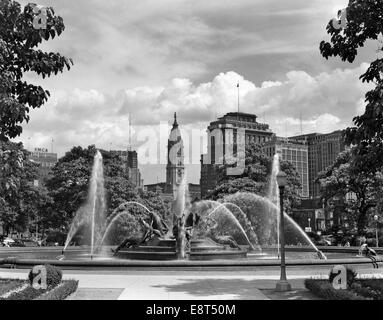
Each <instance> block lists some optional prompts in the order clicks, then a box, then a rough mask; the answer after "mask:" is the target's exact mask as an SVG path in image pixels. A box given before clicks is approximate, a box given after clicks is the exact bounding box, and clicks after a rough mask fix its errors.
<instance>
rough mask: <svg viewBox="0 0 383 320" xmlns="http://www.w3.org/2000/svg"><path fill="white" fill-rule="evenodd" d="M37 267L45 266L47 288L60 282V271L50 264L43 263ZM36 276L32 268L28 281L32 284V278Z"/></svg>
mask: <svg viewBox="0 0 383 320" xmlns="http://www.w3.org/2000/svg"><path fill="white" fill-rule="evenodd" d="M37 267H41V268H45V270H46V272H47V286H48V288H54V287H56V286H58V285H59V284H60V283H61V280H62V276H63V275H62V271H61V270H60V269H59V268H57V267H55V266H52V265H50V264H45V265H39V266H37ZM35 276H36V274H34V273H33V269H32V270H31V271H30V272H29V275H28V279H29V283H30V284H31V285H32V284H33V279H34V277H35Z"/></svg>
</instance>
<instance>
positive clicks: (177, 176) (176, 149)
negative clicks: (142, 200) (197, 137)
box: [145, 113, 201, 200]
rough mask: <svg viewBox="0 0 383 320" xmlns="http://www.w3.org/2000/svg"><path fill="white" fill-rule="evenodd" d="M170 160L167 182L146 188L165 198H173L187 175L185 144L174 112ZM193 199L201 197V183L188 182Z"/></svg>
mask: <svg viewBox="0 0 383 320" xmlns="http://www.w3.org/2000/svg"><path fill="white" fill-rule="evenodd" d="M167 152H168V160H167V165H166V182H160V183H154V184H149V185H145V187H146V189H147V190H149V191H152V192H157V193H159V194H160V196H161V197H162V198H163V199H168V200H173V199H174V197H175V193H176V190H177V188H178V186H179V184H180V183H181V182H182V180H183V178H184V176H185V163H184V144H183V141H182V137H181V131H180V129H179V126H178V122H177V115H176V113H174V122H173V126H172V129H171V131H170V134H169V139H168V150H167ZM188 189H189V194H190V197H191V199H192V200H194V199H200V197H201V191H200V190H201V189H200V185H199V184H193V183H189V184H188Z"/></svg>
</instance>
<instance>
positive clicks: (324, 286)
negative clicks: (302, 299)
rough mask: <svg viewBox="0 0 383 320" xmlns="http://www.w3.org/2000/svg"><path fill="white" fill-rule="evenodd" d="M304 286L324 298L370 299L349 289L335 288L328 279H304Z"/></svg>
mask: <svg viewBox="0 0 383 320" xmlns="http://www.w3.org/2000/svg"><path fill="white" fill-rule="evenodd" d="M305 286H306V288H307V289H309V290H310V291H311V292H312V293H314V294H315V295H317V296H318V297H320V298H323V299H326V300H371V299H368V298H366V297H363V296H360V295H358V294H356V293H355V292H353V291H351V290H347V289H346V290H342V289H340V290H336V289H334V288H333V286H332V284H331V283H330V282H329V281H328V280H317V279H306V280H305Z"/></svg>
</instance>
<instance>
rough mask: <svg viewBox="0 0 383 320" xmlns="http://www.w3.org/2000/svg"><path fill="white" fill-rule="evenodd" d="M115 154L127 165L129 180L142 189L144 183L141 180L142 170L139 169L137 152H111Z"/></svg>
mask: <svg viewBox="0 0 383 320" xmlns="http://www.w3.org/2000/svg"><path fill="white" fill-rule="evenodd" d="M110 152H111V153H113V154H117V155H118V156H119V157H120V158H121V160H122V161H123V162H124V164H125V170H126V172H127V174H128V177H129V180H130V181H131V182H132V183H133V184H134V185H135V186H136V187H137V188H142V187H143V186H144V181H143V179H142V178H141V172H140V169H138V159H137V151H135V150H111V151H110Z"/></svg>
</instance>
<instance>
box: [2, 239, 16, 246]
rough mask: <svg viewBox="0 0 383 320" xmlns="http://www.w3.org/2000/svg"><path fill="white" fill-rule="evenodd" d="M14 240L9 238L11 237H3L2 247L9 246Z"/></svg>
mask: <svg viewBox="0 0 383 320" xmlns="http://www.w3.org/2000/svg"><path fill="white" fill-rule="evenodd" d="M14 242H15V240H13V239H11V238H8V237H7V238H4V239H3V241H2V245H3V246H4V247H10V246H11V244H12V243H14Z"/></svg>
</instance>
